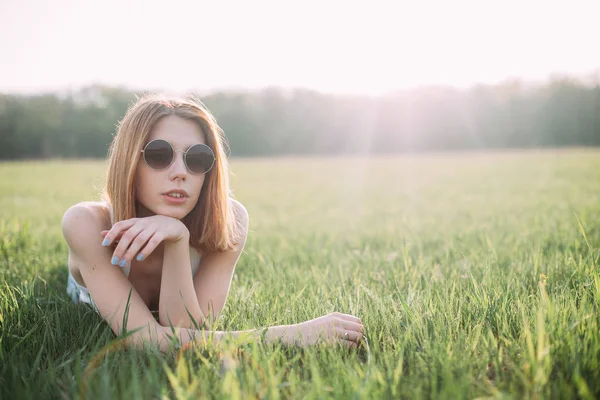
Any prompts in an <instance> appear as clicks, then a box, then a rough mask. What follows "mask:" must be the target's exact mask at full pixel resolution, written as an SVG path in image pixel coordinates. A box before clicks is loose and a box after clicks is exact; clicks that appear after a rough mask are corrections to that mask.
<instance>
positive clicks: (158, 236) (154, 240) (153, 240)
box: [141, 231, 165, 257]
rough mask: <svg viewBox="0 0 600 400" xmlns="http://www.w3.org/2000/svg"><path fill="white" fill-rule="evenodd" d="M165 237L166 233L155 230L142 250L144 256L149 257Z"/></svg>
mask: <svg viewBox="0 0 600 400" xmlns="http://www.w3.org/2000/svg"><path fill="white" fill-rule="evenodd" d="M164 239H165V235H164V234H163V233H162V232H159V231H157V232H155V233H154V234H153V235H152V237H150V239H149V240H148V244H146V247H144V248H143V249H142V251H141V253H142V255H143V257H148V255H149V254H150V253H152V252H153V251H154V250H155V249H156V248H157V247H158V245H159V244H160V243H161V242H162V241H163V240H164Z"/></svg>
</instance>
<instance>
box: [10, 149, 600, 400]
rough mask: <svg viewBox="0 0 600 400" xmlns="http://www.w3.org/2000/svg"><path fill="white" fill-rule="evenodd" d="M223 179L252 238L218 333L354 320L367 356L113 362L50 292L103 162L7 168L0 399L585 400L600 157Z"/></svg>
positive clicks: (424, 160)
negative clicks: (66, 236) (67, 235)
mask: <svg viewBox="0 0 600 400" xmlns="http://www.w3.org/2000/svg"><path fill="white" fill-rule="evenodd" d="M232 171H233V176H232V187H233V190H234V193H235V195H236V197H237V198H238V199H239V200H240V201H241V202H242V203H244V204H245V206H246V208H247V209H248V211H249V213H250V218H251V220H250V223H251V232H250V236H249V239H248V242H247V247H246V250H245V253H244V254H243V256H242V258H241V259H240V262H239V263H238V266H237V268H236V272H235V276H234V280H233V283H232V288H231V292H230V295H229V299H228V300H227V303H226V306H225V309H224V312H223V314H222V317H221V319H220V321H219V329H223V330H242V329H249V328H253V327H264V326H270V325H276V324H292V323H297V322H301V321H304V320H307V319H311V318H315V317H318V316H321V315H323V314H326V313H328V312H331V311H340V312H344V313H349V314H353V315H356V316H359V317H360V318H361V319H362V321H363V323H364V325H365V328H366V331H367V336H368V340H369V347H370V351H369V352H367V351H365V350H362V351H360V352H347V351H342V350H341V349H336V348H325V349H316V348H311V349H307V350H301V349H296V348H287V349H286V348H280V347H278V346H277V345H273V346H265V345H262V344H260V343H250V344H243V345H241V346H239V347H237V348H236V347H235V344H233V343H231V344H229V345H228V346H223V347H222V348H220V349H215V348H207V349H203V350H196V351H190V352H188V353H185V354H179V355H178V354H175V353H174V354H170V355H167V356H162V355H160V354H157V353H156V352H152V351H147V352H143V351H139V350H137V351H133V350H122V349H119V348H118V346H116V344H118V338H117V337H115V336H114V335H113V334H112V332H111V331H110V329H109V328H108V327H107V325H106V324H104V323H103V322H102V321H101V319H99V317H97V316H96V314H95V313H94V312H92V311H90V310H89V309H88V308H87V307H86V306H85V305H74V304H72V303H71V302H70V300H69V299H68V298H67V296H66V295H65V286H66V274H67V271H66V265H65V262H66V257H67V249H66V245H65V243H64V242H63V239H62V236H61V232H60V220H61V217H62V214H63V212H64V211H65V210H66V209H67V208H68V207H69V206H70V205H72V204H74V203H76V202H78V201H81V200H90V199H94V198H95V197H96V193H97V191H98V188H100V187H101V186H102V184H103V177H104V163H103V162H90V161H76V162H59V161H54V162H47V163H35V162H28V163H8V164H0V286H1V289H0V398H4V399H9V398H36V399H44V398H73V397H79V396H82V397H86V396H87V397H89V398H94V399H96V398H106V399H113V398H125V399H138V398H139V399H149V398H163V397H165V398H176V397H178V398H197V397H219V398H220V397H230V398H238V397H240V396H241V397H242V398H246V397H261V398H262V397H269V398H277V397H283V398H289V397H291V398H323V397H336V398H343V399H348V398H381V397H383V398H421V397H426V398H427V397H434V398H475V397H487V396H491V397H507V398H523V397H525V398H548V397H553V398H571V397H581V398H598V397H600V310H599V308H600V276H599V267H600V266H599V263H600V151H598V150H581V149H579V150H568V151H567V150H561V151H550V150H548V151H541V152H538V151H528V152H525V151H523V152H519V151H515V152H498V153H464V154H431V155H420V156H413V157H408V156H407V157H396V158H394V157H389V158H375V159H371V160H367V159H359V158H356V159H355V158H330V159H300V158H297V159H273V160H234V161H232ZM115 343H116V344H115ZM230 358H231V359H233V361H229V362H225V361H224V360H226V359H230Z"/></svg>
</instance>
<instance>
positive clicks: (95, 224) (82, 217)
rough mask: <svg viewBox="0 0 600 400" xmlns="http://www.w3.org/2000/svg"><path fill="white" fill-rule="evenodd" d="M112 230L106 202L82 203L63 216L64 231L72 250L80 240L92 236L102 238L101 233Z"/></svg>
mask: <svg viewBox="0 0 600 400" xmlns="http://www.w3.org/2000/svg"><path fill="white" fill-rule="evenodd" d="M103 229H110V214H109V211H108V207H107V205H106V203H104V202H91V201H86V202H81V203H77V204H75V205H73V206H71V207H70V208H69V209H68V210H67V211H66V212H65V214H64V215H63V218H62V230H63V235H64V237H65V240H66V241H67V243H68V244H69V247H71V248H72V245H75V244H76V243H77V242H79V240H78V239H84V238H88V237H89V236H90V235H92V234H94V235H95V236H98V237H100V231H101V230H103Z"/></svg>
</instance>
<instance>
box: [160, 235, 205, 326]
mask: <svg viewBox="0 0 600 400" xmlns="http://www.w3.org/2000/svg"><path fill="white" fill-rule="evenodd" d="M190 316H191V317H192V318H193V320H194V321H195V322H196V323H197V324H198V326H201V325H202V324H203V322H204V315H202V310H201V309H200V306H199V304H198V297H197V296H196V291H195V289H194V282H193V278H192V267H191V265H190V249H189V242H188V239H187V238H183V239H181V240H179V241H177V242H165V248H164V258H163V268H162V276H161V284H160V299H159V304H158V321H159V323H160V324H161V325H162V326H165V327H169V326H194V324H193V323H191V321H190Z"/></svg>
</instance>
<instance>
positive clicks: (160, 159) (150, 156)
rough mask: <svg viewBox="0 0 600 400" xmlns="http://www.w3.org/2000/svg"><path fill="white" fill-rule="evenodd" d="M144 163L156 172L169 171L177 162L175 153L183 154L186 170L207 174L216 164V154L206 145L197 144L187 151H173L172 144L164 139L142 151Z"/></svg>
mask: <svg viewBox="0 0 600 400" xmlns="http://www.w3.org/2000/svg"><path fill="white" fill-rule="evenodd" d="M142 153H143V154H144V161H145V162H146V164H147V165H148V166H149V167H150V168H152V169H155V170H163V169H167V168H169V167H170V166H171V164H173V160H175V153H183V161H184V163H185V166H186V168H187V169H188V170H189V171H190V172H191V173H193V174H205V173H207V172H208V171H210V170H211V168H212V167H213V165H214V163H215V153H213V151H212V149H211V148H210V147H208V146H207V145H205V144H195V145H193V146H191V147H190V148H189V149H187V150H186V151H183V150H173V146H171V143H169V142H167V141H166V140H163V139H155V140H152V141H151V142H149V143H148V144H147V145H146V146H145V147H144V150H142Z"/></svg>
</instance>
